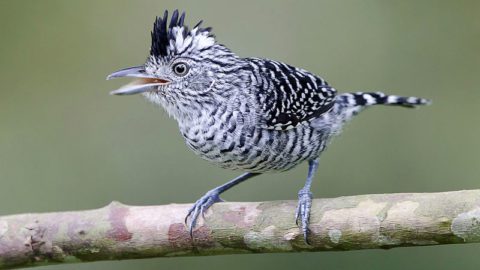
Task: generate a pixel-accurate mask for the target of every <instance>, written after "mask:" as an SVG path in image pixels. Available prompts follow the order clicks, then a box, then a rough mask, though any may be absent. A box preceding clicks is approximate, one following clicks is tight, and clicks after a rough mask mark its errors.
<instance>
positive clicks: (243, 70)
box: [108, 10, 429, 243]
mask: <svg viewBox="0 0 480 270" xmlns="http://www.w3.org/2000/svg"><path fill="white" fill-rule="evenodd" d="M167 19H168V12H167V11H165V14H164V16H163V18H157V19H156V21H155V23H154V26H153V31H152V33H151V34H152V43H151V49H150V56H149V57H148V59H147V61H146V63H145V64H144V65H141V66H137V67H132V68H127V69H123V70H120V71H117V72H115V73H113V74H111V75H110V76H108V79H110V78H117V77H136V78H138V79H137V80H136V81H134V82H133V83H131V84H129V85H126V86H124V87H122V88H120V89H118V90H116V91H113V92H111V93H112V94H115V95H130V94H138V93H142V94H143V95H144V96H145V97H146V98H147V99H148V100H150V101H152V102H153V103H156V104H160V105H161V106H162V107H163V108H164V109H165V110H166V111H167V112H168V113H169V114H170V115H171V116H173V118H175V120H177V122H178V125H179V128H180V132H181V134H182V135H183V137H184V138H185V142H186V144H187V145H188V146H189V147H190V148H191V149H192V150H193V151H194V152H195V153H196V154H198V155H199V156H200V157H202V158H204V159H206V160H208V161H210V162H212V163H215V164H218V165H219V166H221V167H223V168H228V169H235V170H242V171H244V172H245V173H243V174H242V175H240V176H239V177H237V178H235V179H233V180H231V181H229V182H227V183H225V184H224V185H221V186H219V187H217V188H214V189H212V190H210V191H208V192H207V193H206V194H205V195H204V196H203V197H201V198H200V199H199V200H198V201H197V202H196V203H195V204H194V205H193V207H192V208H191V209H190V211H189V212H188V214H187V216H186V218H185V222H186V223H187V222H188V221H189V222H188V230H189V232H190V235H191V236H192V233H193V229H194V228H195V225H196V223H197V219H198V218H199V215H200V214H203V213H204V212H205V211H206V210H207V209H208V208H209V207H210V206H211V205H212V204H214V203H216V202H220V201H222V199H221V198H220V196H219V195H220V194H221V193H222V192H224V191H226V190H228V189H229V188H231V187H233V186H235V185H237V184H239V183H241V182H243V181H245V180H247V179H249V178H251V177H253V176H256V175H259V174H261V173H265V172H278V171H286V170H289V169H291V168H293V167H295V166H296V165H298V164H299V163H301V162H303V161H305V160H306V161H308V165H309V168H308V174H307V180H306V183H305V186H304V187H303V188H302V189H301V190H300V191H299V192H298V200H299V201H298V207H297V210H296V214H295V219H296V221H297V224H298V222H300V223H301V225H300V227H301V230H302V233H303V235H304V237H305V241H307V243H308V238H307V237H308V220H309V216H310V207H311V202H312V193H311V192H310V185H311V183H312V179H313V177H314V174H315V172H316V170H317V168H318V158H319V156H320V154H321V153H322V152H323V151H324V150H325V148H326V146H327V144H328V142H329V141H330V139H331V138H332V137H333V136H334V135H336V134H338V133H339V132H340V130H341V128H342V126H343V125H344V124H345V122H347V121H348V120H350V119H351V118H352V116H354V115H356V114H357V113H359V112H360V111H362V110H363V109H364V108H366V107H369V106H371V105H376V104H384V105H398V106H403V107H414V106H415V105H424V104H428V103H429V101H428V100H426V99H422V98H416V97H400V96H394V95H386V94H384V93H381V92H369V93H364V92H355V93H345V94H337V92H336V90H335V89H334V88H333V87H331V86H330V85H328V84H327V82H326V81H325V80H324V79H322V78H320V77H318V76H316V75H314V74H313V73H310V72H308V71H306V70H303V69H300V68H296V67H292V66H290V65H287V64H284V63H281V62H277V61H273V60H268V59H261V58H241V57H238V56H237V55H236V54H234V53H233V52H232V51H230V50H229V49H228V48H227V47H226V46H224V45H222V44H219V43H217V42H216V40H215V37H214V35H213V34H212V32H211V28H202V27H201V26H200V24H201V22H200V23H198V24H197V25H195V26H194V27H193V28H192V29H191V30H189V28H188V27H187V26H186V25H184V19H185V13H182V14H181V15H180V16H179V13H178V11H177V10H175V11H174V12H173V15H172V18H171V19H170V23H169V24H168V23H167ZM292 218H293V217H292Z"/></svg>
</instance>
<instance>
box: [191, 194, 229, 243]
mask: <svg viewBox="0 0 480 270" xmlns="http://www.w3.org/2000/svg"><path fill="white" fill-rule="evenodd" d="M216 202H223V200H222V198H220V194H219V193H218V192H217V191H216V190H210V191H209V192H207V193H206V194H205V195H203V196H202V197H201V198H200V199H198V200H197V201H196V202H195V203H194V204H193V206H192V207H191V208H190V209H189V210H188V213H187V216H186V217H185V225H187V228H188V232H189V233H190V237H191V238H193V229H194V228H195V225H197V220H198V217H199V216H200V214H202V217H203V218H205V212H206V211H207V210H208V208H210V206H212V205H213V204H214V203H216ZM188 219H190V222H189V223H188Z"/></svg>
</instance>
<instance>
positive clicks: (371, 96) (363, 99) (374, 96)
mask: <svg viewBox="0 0 480 270" xmlns="http://www.w3.org/2000/svg"><path fill="white" fill-rule="evenodd" d="M339 97H340V98H341V100H342V101H343V103H344V104H345V105H347V106H348V107H357V106H360V107H364V106H371V105H377V104H381V105H393V106H402V107H408V108H413V107H416V106H420V105H429V104H431V101H430V100H428V99H425V98H418V97H402V96H395V95H387V94H384V93H382V92H356V93H345V94H342V95H340V96H339Z"/></svg>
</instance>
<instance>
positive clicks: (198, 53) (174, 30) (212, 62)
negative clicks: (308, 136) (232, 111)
mask: <svg viewBox="0 0 480 270" xmlns="http://www.w3.org/2000/svg"><path fill="white" fill-rule="evenodd" d="M184 19H185V13H182V14H181V15H179V13H178V10H175V11H174V12H173V14H172V17H171V19H170V22H169V23H168V12H167V11H165V13H164V15H163V18H162V17H157V19H156V20H155V23H154V25H153V30H152V32H151V34H152V44H151V47H150V55H149V57H148V58H147V61H146V63H145V64H144V65H141V66H136V67H131V68H126V69H122V70H119V71H117V72H114V73H112V74H110V75H109V76H108V77H107V79H111V78H118V77H134V78H135V80H134V81H133V82H132V83H130V84H127V85H125V86H123V87H122V88H120V89H118V90H115V91H112V92H111V94H114V95H132V94H140V93H141V94H143V95H144V96H146V97H147V99H149V100H151V101H152V102H154V103H158V104H161V105H163V106H164V107H165V109H166V110H167V111H168V112H169V113H171V114H173V115H174V116H175V115H178V114H179V113H180V114H183V113H185V112H186V111H188V110H192V108H194V107H198V106H202V104H206V103H207V104H211V103H212V102H215V101H220V102H221V99H222V97H225V95H227V94H228V91H226V89H222V88H225V87H222V86H225V81H228V78H227V77H226V76H225V75H226V74H228V72H226V71H228V70H232V69H234V67H235V66H238V65H239V64H240V63H241V62H242V61H241V59H240V58H239V57H237V56H236V55H235V54H234V53H232V52H231V51H230V50H229V49H228V48H226V47H225V46H223V45H221V44H218V43H217V42H216V41H215V36H214V35H213V34H212V32H211V28H209V27H207V28H202V27H201V23H202V22H199V23H197V24H196V25H195V26H194V27H193V28H192V29H191V30H190V29H189V28H188V26H186V25H185V24H184Z"/></svg>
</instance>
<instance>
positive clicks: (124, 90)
mask: <svg viewBox="0 0 480 270" xmlns="http://www.w3.org/2000/svg"><path fill="white" fill-rule="evenodd" d="M123 77H133V78H137V79H136V80H134V81H132V82H131V83H129V84H127V85H124V86H122V87H121V88H119V89H117V90H114V91H112V92H110V95H134V94H140V93H145V92H149V91H156V90H158V86H162V85H167V84H169V83H170V81H169V80H165V79H160V78H155V77H153V76H152V75H149V74H147V73H146V72H145V68H144V67H143V66H138V67H130V68H125V69H121V70H119V71H116V72H114V73H112V74H110V75H108V76H107V80H110V79H114V78H123Z"/></svg>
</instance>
